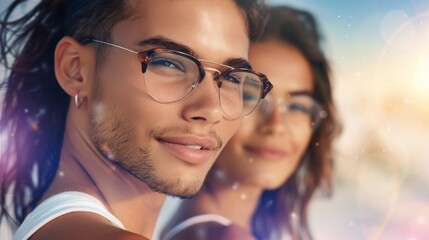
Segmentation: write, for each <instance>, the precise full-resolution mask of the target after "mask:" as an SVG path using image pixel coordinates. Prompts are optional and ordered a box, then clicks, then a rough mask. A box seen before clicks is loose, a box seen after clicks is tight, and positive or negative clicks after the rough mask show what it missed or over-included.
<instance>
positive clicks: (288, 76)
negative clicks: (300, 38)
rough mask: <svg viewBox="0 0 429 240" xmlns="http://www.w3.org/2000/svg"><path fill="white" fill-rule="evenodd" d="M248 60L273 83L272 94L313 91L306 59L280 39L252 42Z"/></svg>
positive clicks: (312, 82) (310, 73)
mask: <svg viewBox="0 0 429 240" xmlns="http://www.w3.org/2000/svg"><path fill="white" fill-rule="evenodd" d="M249 60H250V63H251V64H252V66H253V67H254V69H256V70H257V71H260V72H263V73H264V74H265V75H267V77H268V79H270V81H271V82H272V83H273V85H274V88H273V90H272V94H281V95H287V94H288V93H290V92H296V91H310V92H312V91H313V88H314V81H313V72H312V70H311V66H310V64H309V62H308V61H307V59H306V58H305V57H304V56H303V55H302V53H301V52H300V51H299V50H298V49H297V48H296V47H294V46H292V45H290V44H288V43H285V42H280V41H268V42H260V43H254V44H251V46H250V52H249Z"/></svg>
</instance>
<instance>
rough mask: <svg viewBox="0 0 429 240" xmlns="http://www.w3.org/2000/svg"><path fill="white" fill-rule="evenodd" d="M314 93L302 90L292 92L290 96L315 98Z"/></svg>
mask: <svg viewBox="0 0 429 240" xmlns="http://www.w3.org/2000/svg"><path fill="white" fill-rule="evenodd" d="M313 94H314V93H313V91H309V90H300V91H291V92H289V96H291V97H293V96H310V97H312V96H313Z"/></svg>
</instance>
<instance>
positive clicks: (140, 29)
mask: <svg viewBox="0 0 429 240" xmlns="http://www.w3.org/2000/svg"><path fill="white" fill-rule="evenodd" d="M132 7H133V11H134V14H133V16H132V17H130V18H128V19H125V20H123V21H121V22H119V23H118V24H117V25H116V26H115V27H114V28H113V31H112V39H113V41H115V42H116V43H118V44H124V45H125V46H133V44H134V45H135V43H136V42H138V41H141V40H145V39H148V38H153V37H164V38H168V39H171V40H173V41H175V42H177V43H180V44H183V45H186V46H188V47H190V48H191V49H192V50H193V51H194V52H195V53H196V54H197V55H198V57H200V58H204V59H209V60H213V61H220V62H222V60H224V59H227V58H230V57H241V58H245V59H247V58H248V48H249V41H248V37H247V31H246V24H245V19H244V17H243V14H242V13H241V11H240V9H239V7H238V6H237V5H236V4H235V2H234V1H233V0H204V1H194V0H174V1H170V0H156V1H134V2H133V4H132Z"/></svg>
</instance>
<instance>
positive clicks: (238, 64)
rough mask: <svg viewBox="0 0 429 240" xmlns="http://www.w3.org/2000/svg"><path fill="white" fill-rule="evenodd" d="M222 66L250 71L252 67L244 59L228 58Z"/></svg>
mask: <svg viewBox="0 0 429 240" xmlns="http://www.w3.org/2000/svg"><path fill="white" fill-rule="evenodd" d="M224 64H225V65H228V66H230V67H233V68H245V69H252V65H250V63H249V62H248V61H247V60H246V59H244V58H229V59H228V60H226V61H225V62H224Z"/></svg>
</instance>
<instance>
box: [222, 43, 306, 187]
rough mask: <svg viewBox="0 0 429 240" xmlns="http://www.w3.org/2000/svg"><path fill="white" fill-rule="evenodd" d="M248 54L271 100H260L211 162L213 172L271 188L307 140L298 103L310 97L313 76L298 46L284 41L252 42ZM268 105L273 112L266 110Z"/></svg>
mask: <svg viewBox="0 0 429 240" xmlns="http://www.w3.org/2000/svg"><path fill="white" fill-rule="evenodd" d="M249 59H250V62H251V64H252V66H253V67H254V68H255V69H256V70H257V71H260V72H263V73H265V74H266V75H267V77H268V78H269V79H270V81H271V82H272V83H273V85H274V89H273V90H272V91H271V92H270V94H269V96H268V99H269V102H270V103H271V104H266V103H267V101H266V102H264V103H263V104H261V105H260V106H259V108H258V109H257V110H256V111H255V112H254V113H252V114H251V115H250V116H249V117H248V118H246V119H244V120H243V122H242V125H241V127H240V129H239V130H238V132H237V133H236V134H235V135H234V137H233V138H232V139H231V140H230V142H229V143H228V144H227V146H226V147H225V149H224V150H223V152H222V153H221V155H220V156H219V158H218V160H217V162H216V166H217V171H221V174H215V176H222V177H225V179H226V180H227V181H230V182H235V183H238V184H240V185H255V186H257V187H260V188H262V189H274V188H277V187H279V186H280V185H282V184H283V183H284V182H285V181H286V180H287V179H288V178H289V177H290V176H291V174H292V173H293V172H294V171H295V169H296V167H297V165H298V163H299V161H300V159H301V157H302V155H303V154H304V152H305V150H306V148H307V145H308V144H309V141H310V138H311V134H312V128H311V126H310V125H311V123H310V122H309V121H310V120H309V116H308V114H307V115H306V113H305V111H303V107H305V106H306V105H308V104H307V102H309V101H310V102H311V99H312V98H311V97H310V96H309V94H311V93H312V92H313V88H314V86H313V75H312V71H311V66H310V65H309V63H308V62H307V60H306V59H305V58H304V56H303V55H302V54H301V53H300V52H299V50H298V49H297V48H295V47H294V46H292V45H289V44H286V43H284V42H277V41H267V42H260V43H255V44H253V45H251V47H250V52H249ZM264 101H265V100H264ZM267 105H270V106H271V109H272V111H268V112H267V111H266V109H267ZM306 116H307V118H306Z"/></svg>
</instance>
